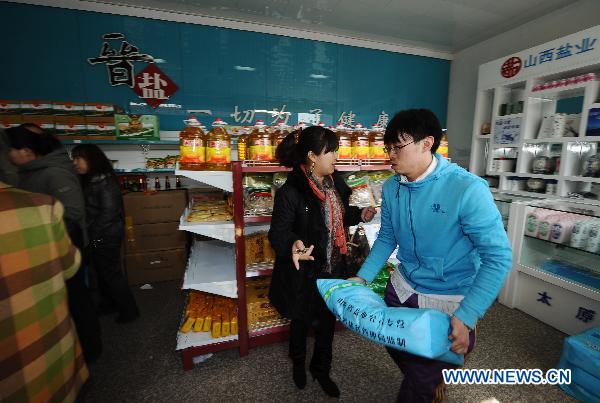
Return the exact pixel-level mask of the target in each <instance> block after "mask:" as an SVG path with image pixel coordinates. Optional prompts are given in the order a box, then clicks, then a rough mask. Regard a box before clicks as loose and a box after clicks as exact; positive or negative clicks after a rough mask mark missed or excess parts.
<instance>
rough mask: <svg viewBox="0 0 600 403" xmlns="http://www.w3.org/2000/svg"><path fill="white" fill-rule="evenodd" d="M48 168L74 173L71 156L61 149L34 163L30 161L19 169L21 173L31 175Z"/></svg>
mask: <svg viewBox="0 0 600 403" xmlns="http://www.w3.org/2000/svg"><path fill="white" fill-rule="evenodd" d="M46 168H62V169H66V170H67V171H69V172H74V171H73V163H72V162H71V159H70V158H69V154H67V150H65V149H64V148H59V149H58V150H54V151H52V152H51V153H49V154H46V155H42V156H41V157H38V158H36V159H34V160H33V161H29V162H28V163H26V164H24V165H22V166H21V167H19V171H20V172H23V173H29V172H33V171H38V170H40V169H46Z"/></svg>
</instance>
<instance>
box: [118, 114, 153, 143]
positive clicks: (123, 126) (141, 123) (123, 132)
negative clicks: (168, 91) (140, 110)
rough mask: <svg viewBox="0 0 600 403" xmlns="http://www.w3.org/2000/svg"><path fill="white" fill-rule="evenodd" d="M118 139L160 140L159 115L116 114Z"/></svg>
mask: <svg viewBox="0 0 600 403" xmlns="http://www.w3.org/2000/svg"><path fill="white" fill-rule="evenodd" d="M115 125H116V127H117V139H118V140H140V139H143V140H160V130H159V128H158V116H154V115H115Z"/></svg>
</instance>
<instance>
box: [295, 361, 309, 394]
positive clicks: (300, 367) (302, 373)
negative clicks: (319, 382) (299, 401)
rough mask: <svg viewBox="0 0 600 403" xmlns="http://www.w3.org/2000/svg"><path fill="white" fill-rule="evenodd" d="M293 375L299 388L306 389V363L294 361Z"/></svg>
mask: <svg viewBox="0 0 600 403" xmlns="http://www.w3.org/2000/svg"><path fill="white" fill-rule="evenodd" d="M292 377H293V378H294V383H295V384H296V386H297V387H298V389H304V387H305V386H306V370H305V369H304V363H298V364H296V363H294V367H293V369H292Z"/></svg>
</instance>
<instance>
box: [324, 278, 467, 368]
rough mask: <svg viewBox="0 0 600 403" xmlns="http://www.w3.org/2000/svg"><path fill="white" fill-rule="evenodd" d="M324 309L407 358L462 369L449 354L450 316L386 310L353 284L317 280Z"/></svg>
mask: <svg viewBox="0 0 600 403" xmlns="http://www.w3.org/2000/svg"><path fill="white" fill-rule="evenodd" d="M317 288H318V289H319V292H320V293H321V296H322V297H323V299H324V300H325V303H326V304H327V307H328V308H329V309H330V310H331V312H333V314H334V315H335V316H336V317H337V318H338V319H339V320H340V321H341V322H342V323H343V324H344V325H345V326H346V327H347V328H348V329H350V330H352V331H354V332H355V333H358V334H359V335H361V336H363V337H365V338H367V339H369V340H372V341H375V342H377V343H380V344H383V345H384V346H386V347H391V348H394V349H397V350H401V351H405V352H407V353H410V354H414V355H418V356H421V357H426V358H431V359H434V360H439V361H444V362H448V363H450V364H454V365H463V364H464V356H462V355H459V354H456V353H453V352H452V351H450V346H451V345H452V342H451V341H450V340H449V339H448V335H449V334H450V316H448V315H447V314H445V313H443V312H441V311H438V310H435V309H415V308H397V307H388V306H386V304H385V302H384V301H383V300H382V299H381V298H380V297H379V296H378V295H377V294H375V293H374V292H373V291H372V290H370V289H369V288H367V287H366V286H364V285H362V284H359V283H357V282H354V281H348V280H337V279H320V280H317Z"/></svg>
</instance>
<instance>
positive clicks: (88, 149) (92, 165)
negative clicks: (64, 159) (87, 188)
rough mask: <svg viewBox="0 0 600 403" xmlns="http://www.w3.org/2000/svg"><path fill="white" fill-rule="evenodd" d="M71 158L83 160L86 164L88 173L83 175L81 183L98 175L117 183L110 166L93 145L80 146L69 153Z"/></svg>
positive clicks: (104, 156) (103, 155) (102, 154)
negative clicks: (110, 178)
mask: <svg viewBox="0 0 600 403" xmlns="http://www.w3.org/2000/svg"><path fill="white" fill-rule="evenodd" d="M71 158H83V159H84V160H85V161H86V162H87V164H88V169H89V170H88V172H87V173H86V174H85V175H83V178H82V179H83V181H84V182H88V181H89V180H90V179H91V178H93V177H94V176H98V175H106V176H109V177H112V178H113V179H114V180H116V181H117V182H118V179H117V175H116V174H115V170H114V169H113V167H112V164H111V162H110V160H109V159H108V158H106V155H105V154H104V152H102V150H101V149H100V147H98V146H96V145H93V144H80V145H78V146H75V148H73V150H72V151H71Z"/></svg>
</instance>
